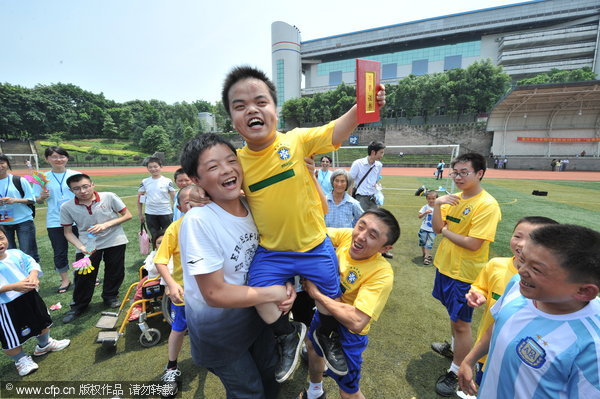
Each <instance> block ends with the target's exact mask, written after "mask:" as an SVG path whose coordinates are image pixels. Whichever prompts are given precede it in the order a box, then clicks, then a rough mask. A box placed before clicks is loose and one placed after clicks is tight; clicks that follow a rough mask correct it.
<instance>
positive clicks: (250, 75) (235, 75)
mask: <svg viewBox="0 0 600 399" xmlns="http://www.w3.org/2000/svg"><path fill="white" fill-rule="evenodd" d="M244 79H258V80H260V81H263V82H264V83H265V84H266V85H267V88H268V89H269V93H270V94H271V97H272V99H273V103H274V104H275V107H277V89H276V88H275V85H274V84H273V82H271V80H270V79H269V78H268V77H267V75H266V74H265V73H264V72H263V71H261V70H259V69H256V68H253V67H251V66H248V65H242V66H237V67H235V68H233V69H232V70H231V71H230V72H229V73H228V74H227V76H226V77H225V81H224V82H223V91H222V92H221V101H223V107H225V111H227V114H228V115H229V116H231V111H230V110H229V90H231V87H232V86H233V85H234V84H236V83H237V82H239V81H240V80H244Z"/></svg>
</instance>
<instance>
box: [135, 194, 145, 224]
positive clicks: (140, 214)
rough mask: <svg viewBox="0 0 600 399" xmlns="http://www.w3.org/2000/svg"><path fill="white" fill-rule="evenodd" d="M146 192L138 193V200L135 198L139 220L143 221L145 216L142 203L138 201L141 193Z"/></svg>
mask: <svg viewBox="0 0 600 399" xmlns="http://www.w3.org/2000/svg"><path fill="white" fill-rule="evenodd" d="M145 194H146V193H138V200H137V210H138V216H139V217H140V222H142V223H144V222H145V221H146V218H145V217H144V204H142V203H141V202H140V198H141V196H142V195H145Z"/></svg>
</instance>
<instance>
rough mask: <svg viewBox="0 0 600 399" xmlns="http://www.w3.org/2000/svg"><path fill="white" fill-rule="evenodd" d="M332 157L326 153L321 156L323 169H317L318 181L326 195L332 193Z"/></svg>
mask: <svg viewBox="0 0 600 399" xmlns="http://www.w3.org/2000/svg"><path fill="white" fill-rule="evenodd" d="M331 162H332V161H331V158H330V157H328V156H327V155H324V156H323V157H322V158H321V169H319V170H317V172H316V176H317V181H318V182H319V184H320V185H321V188H322V189H323V192H324V193H325V195H327V194H329V193H331V191H332V190H333V186H332V185H331V169H330V168H331Z"/></svg>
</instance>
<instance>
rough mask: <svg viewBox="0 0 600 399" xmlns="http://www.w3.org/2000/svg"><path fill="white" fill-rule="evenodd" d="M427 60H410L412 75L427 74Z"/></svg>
mask: <svg viewBox="0 0 600 399" xmlns="http://www.w3.org/2000/svg"><path fill="white" fill-rule="evenodd" d="M428 66H429V60H415V61H413V62H412V72H411V73H412V74H413V75H417V76H420V75H427V71H428Z"/></svg>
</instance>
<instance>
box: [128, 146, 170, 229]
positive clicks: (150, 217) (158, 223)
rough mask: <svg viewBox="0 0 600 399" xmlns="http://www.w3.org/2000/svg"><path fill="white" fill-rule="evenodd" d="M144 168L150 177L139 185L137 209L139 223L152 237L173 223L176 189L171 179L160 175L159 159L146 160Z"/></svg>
mask: <svg viewBox="0 0 600 399" xmlns="http://www.w3.org/2000/svg"><path fill="white" fill-rule="evenodd" d="M146 168H148V172H150V177H146V178H145V179H144V180H142V183H141V184H140V188H139V189H138V204H137V208H138V214H139V216H140V222H141V223H146V224H147V226H148V230H149V231H150V235H151V236H152V237H154V236H155V235H156V233H157V232H158V231H159V230H163V231H164V230H166V229H167V227H169V225H170V224H171V222H172V221H173V208H172V206H173V205H172V204H173V202H175V192H176V191H177V189H176V188H175V186H174V185H173V182H172V181H171V179H169V178H167V177H164V176H162V175H161V174H160V173H161V171H162V162H161V160H160V158H157V157H150V158H148V162H147V163H146ZM144 205H145V209H144Z"/></svg>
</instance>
